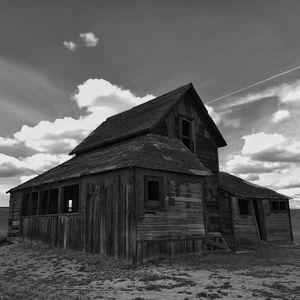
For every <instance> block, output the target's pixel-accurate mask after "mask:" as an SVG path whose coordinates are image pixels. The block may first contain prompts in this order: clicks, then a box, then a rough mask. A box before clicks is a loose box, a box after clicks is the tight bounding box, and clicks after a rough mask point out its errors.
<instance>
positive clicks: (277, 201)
mask: <svg viewBox="0 0 300 300" xmlns="http://www.w3.org/2000/svg"><path fill="white" fill-rule="evenodd" d="M273 203H276V204H278V208H274V206H273ZM282 203H284V206H285V209H281V204H282ZM269 204H270V212H271V213H272V214H278V213H285V212H288V211H289V205H288V200H283V199H280V200H275V199H271V200H270V202H269Z"/></svg>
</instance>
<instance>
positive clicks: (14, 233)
mask: <svg viewBox="0 0 300 300" xmlns="http://www.w3.org/2000/svg"><path fill="white" fill-rule="evenodd" d="M21 205H22V194H21V192H13V193H11V194H10V199H9V212H8V230H7V235H8V237H11V238H12V237H18V236H19V235H20V233H21V232H20V230H21V216H20V213H21Z"/></svg>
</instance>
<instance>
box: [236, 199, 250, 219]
mask: <svg viewBox="0 0 300 300" xmlns="http://www.w3.org/2000/svg"><path fill="white" fill-rule="evenodd" d="M238 202H239V212H240V215H241V216H250V209H249V200H243V199H239V201H238Z"/></svg>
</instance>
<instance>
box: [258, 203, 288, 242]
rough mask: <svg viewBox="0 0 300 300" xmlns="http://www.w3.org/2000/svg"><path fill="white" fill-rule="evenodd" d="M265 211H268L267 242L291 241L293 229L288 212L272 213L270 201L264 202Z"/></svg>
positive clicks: (266, 217)
mask: <svg viewBox="0 0 300 300" xmlns="http://www.w3.org/2000/svg"><path fill="white" fill-rule="evenodd" d="M263 204H264V209H266V210H267V211H268V213H267V214H266V215H265V221H266V230H267V241H268V242H273V241H291V227H290V219H289V212H288V211H278V212H271V211H270V203H269V200H268V199H264V200H263Z"/></svg>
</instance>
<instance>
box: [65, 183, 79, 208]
mask: <svg viewBox="0 0 300 300" xmlns="http://www.w3.org/2000/svg"><path fill="white" fill-rule="evenodd" d="M62 208H63V212H64V213H73V212H78V211H79V185H78V184H74V185H69V186H65V187H64V188H63V199H62Z"/></svg>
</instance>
